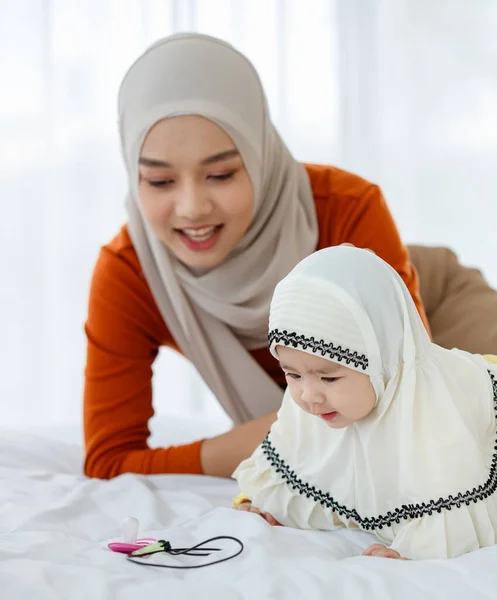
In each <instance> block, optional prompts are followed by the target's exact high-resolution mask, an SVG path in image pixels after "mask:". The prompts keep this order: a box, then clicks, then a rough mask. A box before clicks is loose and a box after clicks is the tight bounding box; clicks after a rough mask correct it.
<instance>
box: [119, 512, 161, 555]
mask: <svg viewBox="0 0 497 600" xmlns="http://www.w3.org/2000/svg"><path fill="white" fill-rule="evenodd" d="M137 535H138V519H135V518H134V517H128V518H127V519H124V521H123V541H122V542H111V543H110V544H109V545H108V548H109V549H110V550H112V552H121V553H122V554H131V552H134V551H135V550H139V549H140V548H144V547H145V546H148V545H150V544H155V543H156V542H157V540H155V539H153V538H140V539H136V538H137Z"/></svg>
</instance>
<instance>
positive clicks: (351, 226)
mask: <svg viewBox="0 0 497 600" xmlns="http://www.w3.org/2000/svg"><path fill="white" fill-rule="evenodd" d="M305 167H306V169H307V172H308V175H309V178H310V182H311V186H312V192H313V196H314V199H315V203H316V211H317V217H318V223H319V241H318V246H317V248H316V249H321V248H325V247H329V246H336V245H339V244H342V243H345V242H348V243H351V244H354V245H355V246H358V247H362V248H370V249H371V250H373V251H374V252H376V254H377V255H378V256H380V257H381V258H383V259H384V260H386V261H387V262H388V263H390V264H391V265H392V266H393V267H394V268H395V269H396V271H397V272H398V273H399V274H400V276H401V277H402V279H403V280H404V282H405V283H406V285H407V287H408V288H409V291H410V293H411V295H412V297H413V299H414V301H415V303H416V306H417V308H418V311H419V313H420V314H421V316H422V318H423V321H424V323H425V325H426V327H427V329H428V331H429V326H428V321H427V319H426V315H425V312H424V309H423V307H422V304H421V299H420V296H419V289H418V276H417V273H416V271H415V269H414V268H413V266H412V264H411V263H410V261H409V257H408V253H407V249H406V247H405V246H404V245H403V244H402V242H401V239H400V236H399V233H398V230H397V227H396V225H395V223H394V220H393V218H392V216H391V214H390V211H389V209H388V207H387V205H386V203H385V200H384V198H383V195H382V193H381V190H380V189H379V188H378V187H377V186H376V185H373V184H371V183H369V182H367V181H365V180H364V179H362V178H360V177H358V176H356V175H353V174H351V173H348V172H346V171H342V170H340V169H337V168H334V167H329V166H321V165H305ZM85 331H86V336H87V363H86V369H85V387H84V410H83V417H84V436H85V452H86V455H85V473H86V475H88V476H90V477H98V478H101V479H107V478H111V477H114V476H116V475H119V474H120V473H125V472H133V473H143V474H152V473H201V472H202V470H201V465H200V445H201V442H202V441H201V440H198V441H196V442H193V443H190V444H185V445H180V446H171V447H168V448H154V449H152V448H149V447H148V445H147V440H148V437H149V435H150V430H149V428H148V421H149V419H150V418H151V417H152V416H153V408H152V364H153V362H154V360H155V358H156V357H157V355H158V352H159V349H160V347H161V346H169V347H172V348H174V349H176V350H178V347H177V345H176V343H175V341H174V339H173V337H172V335H171V334H170V332H169V330H168V327H167V323H165V322H164V320H163V318H162V316H161V314H160V312H159V309H158V307H157V305H156V303H155V301H154V298H153V296H152V294H151V291H150V289H149V287H148V284H147V281H146V279H145V277H144V275H143V273H142V270H141V267H140V262H139V260H138V256H137V254H136V251H135V249H134V247H133V244H132V242H131V239H130V237H129V234H128V229H127V226H126V225H125V226H124V227H123V228H122V229H121V231H120V232H119V234H118V235H117V236H116V237H115V238H114V239H113V240H112V241H111V242H110V243H109V244H107V245H106V246H103V247H102V249H101V251H100V255H99V257H98V260H97V263H96V266H95V269H94V272H93V276H92V281H91V287H90V296H89V307H88V318H87V322H86V325H85ZM178 351H179V350H178ZM252 355H253V356H254V358H255V359H256V360H257V362H258V363H259V364H260V365H261V367H262V368H263V369H264V370H265V371H266V372H267V373H268V374H269V375H270V376H271V377H272V378H273V379H274V380H275V381H276V382H277V383H278V384H280V385H282V386H283V385H284V383H285V380H284V376H283V373H282V372H281V370H280V368H279V365H278V363H277V361H276V360H275V359H274V358H273V357H272V356H271V354H270V353H269V350H268V349H267V348H261V349H258V350H255V351H252ZM170 401H171V402H174V398H171V399H170Z"/></svg>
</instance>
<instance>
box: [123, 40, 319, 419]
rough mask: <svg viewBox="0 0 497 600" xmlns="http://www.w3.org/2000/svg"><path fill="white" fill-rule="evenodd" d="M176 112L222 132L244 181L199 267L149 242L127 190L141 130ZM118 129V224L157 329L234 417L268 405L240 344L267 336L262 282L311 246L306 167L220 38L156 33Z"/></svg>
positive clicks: (274, 397)
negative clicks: (215, 263)
mask: <svg viewBox="0 0 497 600" xmlns="http://www.w3.org/2000/svg"><path fill="white" fill-rule="evenodd" d="M185 114H193V115H200V116H203V117H205V118H208V119H210V120H212V121H213V122H215V123H216V124H217V125H219V126H220V127H222V129H223V130H224V131H225V132H226V133H227V134H228V135H229V136H230V137H231V138H232V140H233V142H234V144H235V145H236V147H237V148H238V150H239V152H240V154H241V156H242V159H243V162H244V164H245V167H246V169H247V172H248V174H249V177H250V179H251V182H252V186H253V190H254V211H253V219H252V222H251V225H250V227H249V229H248V231H247V233H246V234H245V236H244V237H243V239H242V240H241V241H240V243H239V244H238V246H237V247H236V248H235V249H234V250H233V252H232V253H231V255H230V256H229V257H228V258H227V260H226V261H225V262H224V263H223V264H221V265H220V266H219V267H216V268H215V269H213V270H211V271H209V272H208V273H205V274H202V275H195V274H193V273H192V272H191V271H190V270H189V269H187V268H185V266H184V265H182V264H181V263H180V262H179V261H178V260H177V259H176V258H175V257H174V256H173V255H172V254H171V253H170V252H169V251H168V250H167V248H166V247H165V246H164V244H163V243H162V242H161V241H160V240H158V239H157V237H156V236H155V235H154V233H153V232H152V231H151V229H150V227H149V225H148V223H147V222H146V220H145V218H144V216H143V213H142V209H141V205H140V202H139V197H138V159H139V155H140V151H141V147H142V144H143V141H144V139H145V137H146V135H147V133H148V131H149V130H150V128H151V127H152V126H153V125H154V124H155V123H157V122H158V121H159V120H162V119H164V118H166V117H172V116H175V115H185ZM119 127H120V135H121V144H122V152H123V155H124V160H125V164H126V168H127V172H128V178H129V194H128V199H127V208H128V211H129V232H130V236H131V239H132V241H133V244H134V247H135V249H136V252H137V254H138V258H139V260H140V263H141V266H142V269H143V272H144V275H145V277H146V279H147V282H148V284H149V286H150V289H151V291H152V294H153V296H154V298H155V301H156V303H157V305H158V307H159V310H160V312H161V314H162V316H163V318H164V321H165V323H166V325H167V327H168V329H169V331H170V332H171V334H172V335H173V337H174V339H175V341H176V342H177V344H178V345H179V347H180V349H181V350H182V351H183V353H184V354H185V356H186V357H187V358H189V359H190V360H191V361H192V362H193V364H194V365H195V367H196V368H197V369H198V371H199V372H200V374H201V375H202V377H203V378H204V380H205V381H206V383H207V384H208V385H209V387H210V388H211V390H212V391H213V393H214V394H215V395H216V397H217V399H218V401H219V402H220V403H221V405H222V406H223V407H224V409H225V410H226V411H227V413H228V414H229V415H230V416H231V417H232V418H233V419H234V421H235V422H238V423H239V422H243V421H246V420H249V419H252V418H255V417H258V416H262V415H264V414H267V413H269V412H271V411H272V410H276V409H277V408H279V406H280V404H281V398H282V395H283V394H282V391H281V389H280V388H279V387H278V386H277V385H276V384H275V383H274V382H273V381H272V379H271V378H270V377H269V376H268V375H267V374H266V373H265V372H264V371H263V370H262V369H261V367H260V366H259V365H258V364H257V362H256V361H255V360H254V359H253V358H252V357H251V356H250V354H249V352H248V349H255V348H260V347H263V346H265V345H266V344H267V322H268V314H269V303H270V299H271V294H272V291H273V289H274V286H275V285H276V284H277V282H278V281H279V280H280V279H281V278H282V277H284V276H285V275H286V274H287V273H288V272H289V271H290V270H291V269H292V268H293V267H294V266H295V265H296V264H297V263H298V262H299V260H301V259H302V258H304V257H305V256H307V255H308V254H310V253H311V252H312V251H313V250H314V249H315V248H316V244H317V219H316V214H315V206H314V200H313V197H312V192H311V188H310V183H309V180H308V176H307V173H306V171H305V169H304V167H303V166H302V165H301V164H299V163H298V162H297V161H295V160H294V159H293V157H292V156H291V154H290V153H289V151H288V149H287V148H286V146H285V145H284V143H283V142H282V140H281V139H280V137H279V136H278V134H277V132H276V130H275V128H274V126H273V125H272V123H271V120H270V116H269V110H268V106H267V101H266V98H265V95H264V91H263V89H262V86H261V82H260V80H259V77H258V75H257V73H256V71H255V69H254V67H253V66H252V65H251V63H250V62H249V61H248V60H247V59H246V58H245V57H244V56H243V55H242V54H240V53H239V52H237V51H236V50H235V49H234V48H233V47H232V46H230V45H229V44H227V43H225V42H222V41H220V40H218V39H215V38H211V37H208V36H205V35H199V34H179V35H173V36H171V37H168V38H165V39H163V40H160V41H158V42H157V43H155V44H154V45H153V46H152V47H150V48H149V49H148V50H147V51H146V52H145V53H144V54H143V55H142V56H140V57H139V58H138V60H137V61H136V62H135V63H134V64H133V65H132V66H131V67H130V69H129V70H128V72H127V73H126V75H125V77H124V80H123V82H122V84H121V88H120V93H119Z"/></svg>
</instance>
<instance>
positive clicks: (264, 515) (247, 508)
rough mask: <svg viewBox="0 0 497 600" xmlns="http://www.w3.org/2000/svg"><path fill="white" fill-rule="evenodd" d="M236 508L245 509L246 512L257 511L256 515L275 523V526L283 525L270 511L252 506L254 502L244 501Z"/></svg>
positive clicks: (271, 523)
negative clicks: (263, 510)
mask: <svg viewBox="0 0 497 600" xmlns="http://www.w3.org/2000/svg"><path fill="white" fill-rule="evenodd" d="M236 510H244V511H246V512H251V513H255V514H256V515H260V516H261V517H262V518H263V519H264V520H265V521H267V522H268V523H269V524H270V525H275V526H280V527H282V525H281V523H279V522H278V521H277V520H276V519H275V518H274V517H273V515H272V514H271V513H268V512H264V513H263V512H262V511H260V510H259V509H258V508H256V507H255V506H252V502H242V504H239V505H238V506H237V507H236Z"/></svg>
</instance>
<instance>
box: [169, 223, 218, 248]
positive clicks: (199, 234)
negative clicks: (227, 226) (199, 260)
mask: <svg viewBox="0 0 497 600" xmlns="http://www.w3.org/2000/svg"><path fill="white" fill-rule="evenodd" d="M223 227H224V225H204V226H202V227H185V228H184V229H175V230H174V231H175V232H176V233H177V234H178V236H179V239H180V240H181V241H182V242H183V244H184V245H185V246H186V248H187V249H188V250H190V251H192V252H207V251H209V250H212V249H213V248H214V246H216V244H217V241H218V239H219V236H220V235H221V230H222V228H223Z"/></svg>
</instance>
